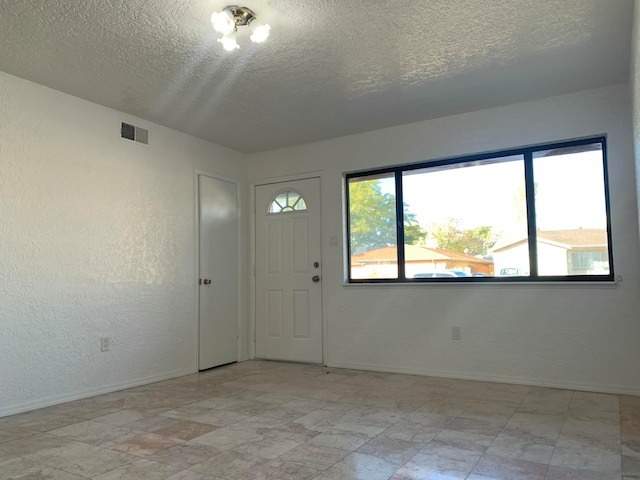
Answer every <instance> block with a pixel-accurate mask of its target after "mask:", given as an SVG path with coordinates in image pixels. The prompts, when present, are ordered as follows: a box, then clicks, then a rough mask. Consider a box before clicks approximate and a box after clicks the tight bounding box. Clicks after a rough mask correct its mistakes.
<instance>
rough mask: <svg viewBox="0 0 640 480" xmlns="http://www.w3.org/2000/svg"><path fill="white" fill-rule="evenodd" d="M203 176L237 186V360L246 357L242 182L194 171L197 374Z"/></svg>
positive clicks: (194, 285)
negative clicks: (201, 189)
mask: <svg viewBox="0 0 640 480" xmlns="http://www.w3.org/2000/svg"><path fill="white" fill-rule="evenodd" d="M201 175H203V176H205V177H211V178H215V179H216V180H221V181H223V182H229V183H233V184H234V185H235V186H236V205H237V208H236V219H237V222H238V228H237V230H238V231H237V237H238V318H237V320H236V324H237V328H238V330H237V331H238V334H237V344H236V351H237V358H238V361H241V360H243V359H244V357H245V356H244V355H241V353H243V349H242V332H243V328H242V311H243V308H242V298H243V294H242V282H243V279H244V271H243V270H242V269H243V262H242V257H243V255H242V252H243V250H242V243H243V242H242V236H241V234H242V194H241V192H240V180H238V179H237V178H233V177H227V176H224V175H219V174H217V173H213V172H210V171H207V170H198V169H196V170H194V171H193V182H194V192H195V193H194V195H195V201H194V228H195V264H194V279H193V288H194V302H195V304H194V306H195V308H194V312H195V325H196V338H195V342H196V348H195V349H194V351H195V365H196V372H199V371H200V283H199V280H200V182H199V177H200V176H201Z"/></svg>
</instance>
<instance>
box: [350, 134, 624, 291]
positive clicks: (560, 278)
mask: <svg viewBox="0 0 640 480" xmlns="http://www.w3.org/2000/svg"><path fill="white" fill-rule="evenodd" d="M595 143H600V144H601V145H602V168H603V179H604V200H605V212H606V216H607V221H606V228H607V253H608V258H609V273H608V274H604V275H554V276H552V275H544V276H540V275H539V274H538V254H537V249H538V247H537V243H538V242H537V227H536V212H535V197H534V172H533V162H534V154H535V153H536V152H539V151H544V150H555V149H562V148H570V147H576V146H581V145H590V144H595ZM512 155H522V156H523V158H524V176H525V195H526V207H527V231H528V246H529V265H530V273H529V275H528V276H508V277H503V276H496V277H451V278H442V277H441V278H405V252H404V208H403V205H404V202H403V192H402V174H403V173H404V172H407V171H411V170H418V169H425V168H426V169H428V168H430V167H442V166H448V165H456V164H462V163H473V162H478V161H482V160H490V159H495V158H499V157H508V156H512ZM389 173H393V174H394V180H395V200H396V205H395V206H396V242H397V243H396V247H397V248H396V251H397V257H398V258H397V259H398V278H364V279H353V278H351V256H352V252H351V219H350V212H351V209H350V203H349V202H350V198H349V180H350V179H352V178H359V177H366V176H373V175H381V174H389ZM344 185H345V190H344V191H345V204H346V205H345V206H346V226H345V230H346V246H347V282H348V283H349V284H372V283H384V284H400V283H402V284H406V283H409V284H412V283H548V282H553V283H556V282H557V283H566V282H571V283H574V282H585V283H593V282H614V281H615V272H614V257H613V241H612V234H611V202H610V195H609V171H608V161H607V138H606V135H604V134H603V135H598V136H594V137H588V138H581V139H576V140H566V141H561V142H553V143H545V144H540V145H533V146H527V147H521V148H512V149H508V150H500V151H493V152H485V153H479V154H474V155H466V156H462V157H453V158H447V159H441V160H432V161H423V162H419V163H412V164H404V165H398V166H388V167H383V168H377V169H372V170H361V171H355V172H349V173H345V174H344Z"/></svg>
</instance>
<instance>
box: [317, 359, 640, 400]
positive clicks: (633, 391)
mask: <svg viewBox="0 0 640 480" xmlns="http://www.w3.org/2000/svg"><path fill="white" fill-rule="evenodd" d="M327 367H334V368H350V369H354V370H368V371H374V372H386V373H404V374H407V375H422V376H427V377H441V378H455V379H460V380H476V381H481V382H494V383H508V384H513V385H529V386H534V387H550V388H562V389H566V390H578V391H583V392H597V393H612V394H619V395H640V385H639V386H638V387H637V388H633V387H626V386H621V385H608V384H587V383H582V382H570V381H569V382H558V381H551V382H547V381H543V380H540V379H535V378H528V377H508V376H501V375H480V374H468V373H463V372H455V371H445V370H430V369H426V368H408V367H396V366H389V365H377V364H362V363H342V362H327Z"/></svg>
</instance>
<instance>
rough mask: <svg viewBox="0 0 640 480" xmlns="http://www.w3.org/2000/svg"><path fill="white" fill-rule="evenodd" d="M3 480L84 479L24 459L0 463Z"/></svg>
mask: <svg viewBox="0 0 640 480" xmlns="http://www.w3.org/2000/svg"><path fill="white" fill-rule="evenodd" d="M0 478H2V479H3V480H83V479H84V477H81V476H79V475H75V474H73V473H69V472H65V471H63V470H58V469H57V468H53V467H49V466H46V465H42V464H40V463H37V462H34V461H31V460H27V459H25V458H14V459H13V460H11V461H8V462H5V463H0Z"/></svg>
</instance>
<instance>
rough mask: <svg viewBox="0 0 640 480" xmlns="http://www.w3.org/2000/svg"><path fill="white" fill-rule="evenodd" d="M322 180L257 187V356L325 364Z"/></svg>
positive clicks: (311, 179) (314, 179)
mask: <svg viewBox="0 0 640 480" xmlns="http://www.w3.org/2000/svg"><path fill="white" fill-rule="evenodd" d="M321 267H322V263H321V259H320V179H319V178H310V179H306V180H296V181H291V182H284V183H274V184H269V185H259V186H257V187H256V357H258V358H266V359H273V360H291V361H298V362H311V363H322V283H321V281H320V280H321Z"/></svg>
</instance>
